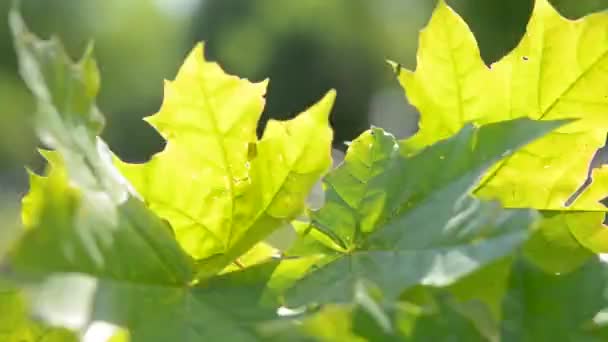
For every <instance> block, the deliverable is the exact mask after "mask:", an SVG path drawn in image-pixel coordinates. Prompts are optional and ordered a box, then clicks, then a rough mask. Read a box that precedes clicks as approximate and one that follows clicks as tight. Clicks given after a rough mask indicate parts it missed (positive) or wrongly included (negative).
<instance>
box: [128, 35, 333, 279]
mask: <svg viewBox="0 0 608 342" xmlns="http://www.w3.org/2000/svg"><path fill="white" fill-rule="evenodd" d="M203 50H204V49H203V46H202V45H199V46H197V47H196V48H195V49H194V50H193V51H192V53H191V54H190V55H189V56H188V58H187V59H186V61H185V62H184V65H183V66H182V67H181V69H180V70H179V73H178V75H177V77H176V79H175V81H171V82H167V83H166V85H165V99H164V102H163V105H162V107H161V109H160V111H159V113H157V114H156V115H154V116H152V117H150V118H148V121H149V122H150V123H151V124H152V125H153V126H154V127H155V128H156V129H157V130H158V131H159V132H160V133H161V134H162V136H163V137H164V138H165V139H167V147H166V148H165V150H164V151H162V152H160V153H159V154H157V155H155V156H154V157H153V158H152V159H151V160H150V161H149V162H147V163H145V164H126V163H121V162H119V163H118V166H119V168H120V169H121V171H122V172H123V173H124V174H125V175H126V177H127V178H128V179H129V180H130V181H131V182H132V183H133V185H134V186H135V188H136V190H137V191H138V193H139V194H140V195H141V196H142V197H143V199H144V201H145V202H146V203H147V204H148V206H149V207H150V208H151V209H152V210H154V211H155V212H156V213H157V214H158V215H159V216H161V217H162V218H164V219H166V220H168V221H169V223H170V224H171V226H172V228H173V230H174V231H175V234H176V237H177V239H178V241H179V242H180V244H181V245H182V246H183V247H184V249H185V250H186V251H187V252H188V253H189V254H190V255H192V256H193V257H194V258H195V259H198V260H203V259H208V260H206V261H205V262H203V265H204V267H206V268H207V270H205V271H204V272H205V273H213V271H217V270H218V269H221V268H222V267H225V266H226V265H228V264H229V263H231V262H232V261H234V259H236V258H237V257H239V256H240V255H241V254H243V253H244V252H245V251H247V249H249V248H250V247H252V246H253V245H254V244H255V243H257V242H258V241H260V240H261V239H263V238H264V237H266V235H268V234H269V233H271V232H272V231H273V230H275V229H276V228H278V227H279V226H280V225H281V224H283V223H285V222H287V221H289V220H291V219H293V218H295V217H296V216H297V215H298V214H299V213H300V212H301V211H302V210H303V209H304V201H305V199H306V197H307V195H308V193H309V191H310V189H311V188H312V186H313V185H314V183H315V182H316V181H317V180H318V178H319V177H320V176H321V175H322V173H324V172H325V171H326V169H327V168H329V166H330V165H331V157H330V152H331V139H332V131H331V129H330V127H329V125H328V115H329V112H330V110H331V107H332V104H333V101H334V98H335V92H333V91H331V92H330V93H328V94H327V95H326V96H325V97H324V98H323V99H322V100H321V101H320V102H318V103H317V104H315V105H314V106H312V107H311V108H310V109H308V110H306V111H305V112H303V113H302V114H300V115H298V116H297V117H296V118H295V119H293V120H290V121H285V122H280V121H274V120H271V121H270V122H269V123H268V124H267V127H266V129H265V131H264V134H263V136H262V138H261V139H260V140H258V138H257V137H256V127H257V123H258V120H259V117H260V115H261V113H262V110H263V105H264V93H265V91H266V84H267V82H266V81H264V82H261V83H251V82H249V81H247V80H244V79H240V78H238V77H235V76H232V75H227V74H226V73H224V71H223V70H222V69H221V68H220V66H219V65H218V64H216V63H212V62H208V61H206V60H205V59H204V51H203ZM313 137H314V138H313Z"/></svg>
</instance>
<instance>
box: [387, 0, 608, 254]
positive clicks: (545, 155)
mask: <svg viewBox="0 0 608 342" xmlns="http://www.w3.org/2000/svg"><path fill="white" fill-rule="evenodd" d="M607 68H608V13H596V14H592V15H589V16H587V17H585V18H582V19H580V20H576V21H572V20H568V19H566V18H564V17H562V16H561V15H560V14H559V13H558V12H557V11H556V10H555V9H554V8H553V7H552V6H551V5H550V4H549V3H548V1H546V0H537V1H536V2H535V6H534V9H533V12H532V16H531V18H530V22H529V24H528V27H527V31H526V34H525V35H524V36H523V38H522V40H521V42H520V43H519V45H518V46H517V47H516V48H515V49H514V50H513V51H511V52H510V53H509V54H508V55H506V56H505V57H503V58H502V59H501V60H499V61H498V62H496V63H494V64H492V65H491V66H489V67H488V66H486V65H485V64H484V63H483V61H482V59H481V57H480V55H479V49H478V47H477V43H476V41H475V38H474V36H473V34H472V33H471V31H470V30H469V28H468V26H467V25H466V23H465V22H464V21H463V20H462V19H461V18H460V17H459V16H458V15H457V14H456V13H455V12H454V11H452V9H450V8H449V7H448V6H447V5H446V4H445V2H444V1H440V2H439V4H438V6H437V9H436V10H435V12H434V14H433V17H432V19H431V21H430V23H429V25H428V26H427V27H426V28H425V29H424V30H423V31H422V33H421V36H420V45H419V51H418V65H417V67H416V71H414V72H412V71H408V70H405V69H400V71H399V76H398V77H399V81H400V82H401V84H402V86H403V88H404V89H405V91H406V93H407V97H408V99H409V101H411V103H412V104H414V105H415V106H416V107H417V108H418V110H419V111H420V114H421V118H420V129H419V131H418V132H417V133H416V134H415V135H414V136H413V137H412V138H410V139H409V140H408V141H407V142H406V145H407V146H408V149H410V150H417V149H420V148H421V147H423V146H426V145H428V144H431V143H433V142H435V141H438V140H440V139H443V138H445V137H448V136H451V135H452V134H454V133H455V132H456V131H457V130H458V129H459V128H460V127H462V126H464V125H465V124H466V123H468V122H475V123H476V124H485V123H489V122H500V121H504V120H509V119H513V118H517V117H529V118H532V119H535V120H555V119H564V118H573V119H576V120H575V121H573V122H572V123H570V124H568V125H565V126H563V127H560V128H559V129H557V130H555V131H554V132H551V133H549V134H548V135H547V136H545V137H543V138H542V139H540V140H538V141H535V142H534V143H532V144H530V145H528V146H526V147H524V148H523V149H521V150H520V151H518V152H517V153H515V154H513V155H511V156H510V157H509V158H505V159H504V160H503V161H502V162H501V163H500V164H499V165H497V166H496V167H495V168H493V169H492V170H490V171H489V172H488V173H487V174H486V176H485V178H484V180H483V181H482V182H481V184H480V186H479V187H478V189H477V190H476V194H477V195H478V196H479V197H481V198H497V199H499V200H500V201H501V203H503V205H504V206H505V207H510V208H535V209H538V210H557V211H566V210H568V211H586V212H587V216H588V217H589V218H588V219H586V220H585V221H586V222H589V221H590V220H595V223H594V224H593V225H592V226H588V225H584V224H582V221H581V224H578V225H577V224H575V225H571V226H572V229H571V231H572V233H573V234H575V235H576V236H577V238H578V239H579V241H581V242H582V243H583V244H584V245H585V246H587V247H589V248H591V249H593V250H596V251H602V250H607V249H608V243H607V242H608V237H606V236H605V235H606V233H605V232H604V231H605V229H603V227H602V225H601V222H602V220H603V216H604V213H603V212H604V211H606V207H605V206H604V205H602V204H601V203H600V201H601V200H602V199H603V198H604V197H605V196H606V195H608V183H607V182H608V178H606V172H607V171H606V170H608V169H607V168H602V169H600V170H595V171H594V172H591V171H590V170H589V163H590V161H591V159H592V158H593V156H594V153H595V152H596V150H597V149H598V148H600V147H602V146H603V145H604V143H605V141H606V131H607V129H606V127H608V116H606V112H608V96H606V94H608V88H606V82H605V81H604V79H605V77H606V70H608V69H607ZM591 178H593V180H594V181H593V182H592V184H591V186H590V187H589V188H588V189H586V190H585V191H581V190H583V188H582V187H581V186H582V185H584V184H587V183H589V182H590V181H591ZM577 192H579V193H580V192H582V194H581V195H580V197H578V198H576V197H577V195H578V194H577ZM562 214H563V215H571V214H569V213H566V212H563V213H562ZM548 215H553V214H548ZM572 215H576V214H572ZM578 217H580V216H578ZM563 219H564V220H568V221H569V222H570V223H572V221H573V220H572V218H566V217H565V216H564V217H563Z"/></svg>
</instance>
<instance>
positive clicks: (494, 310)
mask: <svg viewBox="0 0 608 342" xmlns="http://www.w3.org/2000/svg"><path fill="white" fill-rule="evenodd" d="M11 28H12V30H13V34H14V37H15V46H16V49H17V54H18V57H19V61H20V71H21V74H22V77H23V79H24V80H25V83H26V84H27V86H28V87H29V89H30V91H31V92H32V93H33V94H34V96H35V98H36V100H37V104H38V109H37V112H36V114H35V120H34V121H35V124H36V127H37V132H38V136H39V138H40V140H41V142H42V143H43V144H44V145H45V146H46V148H48V149H50V150H41V154H42V155H43V156H44V157H45V158H46V160H47V161H48V167H47V171H46V172H45V174H44V175H43V176H41V175H37V174H35V173H33V172H30V185H31V186H30V192H29V193H28V194H27V195H26V196H25V197H24V200H23V208H22V219H23V225H24V231H23V232H22V235H21V236H20V237H19V238H18V239H17V241H16V242H15V243H14V244H13V245H12V246H11V247H10V249H9V251H8V252H7V253H6V256H5V258H4V259H3V263H2V275H3V276H4V278H5V281H6V282H7V285H6V286H4V285H3V287H2V288H6V289H7V290H6V291H4V292H0V306H1V307H6V310H2V312H3V318H5V317H7V318H8V319H9V320H7V322H8V321H10V322H14V324H11V325H10V326H9V325H2V324H0V334H4V336H10V337H9V339H11V338H13V336H15V337H14V338H13V339H17V340H26V341H34V340H40V339H43V340H44V339H47V340H48V341H69V340H72V339H75V337H74V336H73V335H72V334H71V333H70V332H69V331H68V330H65V329H66V328H67V329H70V330H72V331H74V333H75V334H76V335H79V336H80V337H82V336H88V335H89V334H90V333H91V331H92V328H93V327H94V326H96V325H97V326H98V325H99V324H102V323H103V324H111V325H113V326H116V327H120V328H121V329H118V330H117V334H116V335H114V336H113V337H112V339H111V340H112V341H125V340H131V341H167V340H178V341H200V340H216V339H224V340H227V341H271V340H277V341H282V340H294V341H300V340H302V341H308V340H322V341H384V340H386V341H395V340H404V341H407V340H416V341H426V340H433V341H434V340H447V339H456V340H466V341H471V340H472V341H476V340H488V341H502V340H518V341H538V340H557V341H560V340H564V341H570V340H583V339H584V340H589V341H595V340H597V341H601V340H603V339H604V338H605V337H606V334H607V332H606V328H605V326H606V322H605V315H606V313H605V311H606V307H608V298H606V297H605V293H606V290H607V286H608V268H607V266H606V264H605V263H604V262H602V261H600V260H599V259H598V258H597V256H596V253H598V252H605V251H606V250H607V249H608V245H607V244H606V243H607V242H606V239H607V237H606V232H605V230H604V227H603V224H602V221H603V218H604V216H605V211H606V210H605V207H604V206H603V205H602V204H601V203H600V201H601V200H602V197H603V196H604V195H605V194H606V193H607V192H608V189H607V188H606V182H607V179H608V178H607V177H608V176H607V173H606V168H599V169H598V170H594V169H593V168H592V167H589V168H588V167H587V166H586V162H589V161H590V160H591V158H594V155H596V156H599V155H600V154H594V153H595V152H596V151H597V149H598V148H600V147H601V146H602V145H603V144H604V139H605V134H606V128H605V127H606V122H605V120H606V119H605V118H604V116H605V109H607V107H608V96H606V95H605V90H606V88H605V85H604V83H605V81H606V77H605V73H606V70H608V69H606V67H607V64H608V57H607V56H608V14H606V13H599V14H594V15H591V16H589V17H587V18H584V19H583V20H579V21H569V20H566V19H564V18H563V17H561V16H560V15H559V14H558V13H557V12H556V11H555V10H554V9H553V8H552V7H551V6H550V5H549V4H548V2H546V0H537V2H536V5H535V8H534V12H533V15H532V18H531V20H530V23H529V25H528V29H527V33H526V35H525V37H524V38H523V40H522V41H521V42H520V44H519V46H518V47H517V48H516V49H515V50H513V51H512V52H511V53H510V54H509V55H507V56H505V57H504V58H503V59H501V60H500V61H499V62H497V63H495V64H493V65H492V66H491V67H487V66H486V65H485V64H484V63H483V61H482V60H481V58H480V56H479V50H478V48H477V44H476V42H475V40H474V38H473V36H472V34H471V33H470V31H469V29H468V27H467V26H466V24H465V23H464V21H462V20H461V19H460V17H459V16H458V15H457V14H456V13H455V12H453V11H452V10H451V9H450V8H449V7H448V6H447V5H446V4H445V3H444V2H443V1H440V2H439V4H438V6H437V8H436V10H435V12H434V15H433V17H432V19H431V22H430V23H429V25H428V26H427V28H426V29H425V30H424V31H423V32H422V34H421V39H420V49H419V56H418V57H419V59H418V66H417V69H416V71H414V72H412V71H408V70H405V69H403V68H401V67H400V66H399V65H398V64H394V63H393V66H394V67H395V71H396V73H397V75H398V77H399V80H400V82H401V83H402V85H403V87H404V89H405V91H406V93H407V96H408V99H409V100H410V102H412V103H413V104H414V105H416V106H417V108H418V109H419V110H420V112H421V122H420V130H419V132H418V133H417V134H416V135H414V136H413V137H412V138H409V139H406V140H398V139H396V138H395V137H394V136H392V135H391V134H390V133H387V132H386V131H384V130H383V129H381V128H376V127H373V128H371V129H370V130H368V131H366V132H364V133H363V134H361V135H360V136H359V137H358V138H357V139H356V140H354V141H352V142H351V144H350V146H349V149H348V151H347V154H346V157H345V160H344V161H343V162H342V163H341V164H340V165H339V166H337V167H336V168H334V169H333V170H330V171H329V172H328V173H327V174H325V173H326V172H327V171H328V169H329V168H330V165H331V140H332V130H331V129H330V127H329V120H328V119H329V114H330V111H331V107H332V104H333V102H334V98H335V93H334V92H333V91H330V92H329V93H328V94H327V95H326V96H325V97H323V98H322V99H321V100H320V101H319V102H318V103H316V104H314V105H312V106H311V107H310V108H309V109H307V110H305V111H304V112H302V113H301V114H299V115H298V116H296V117H295V118H293V119H291V120H288V121H270V122H269V123H268V124H267V125H266V128H265V130H264V133H263V135H262V136H261V137H260V138H258V137H257V135H256V128H257V124H258V120H259V118H260V115H261V112H262V110H263V106H264V94H265V91H266V84H267V82H266V81H264V82H261V83H252V82H249V81H247V80H245V79H240V78H238V77H235V76H231V75H228V74H226V73H225V72H224V71H223V70H222V69H221V68H220V67H219V65H218V64H216V63H212V62H208V61H206V60H205V57H204V45H203V44H200V45H197V46H196V47H195V48H194V50H193V51H192V53H191V54H190V55H189V56H188V57H187V59H186V61H185V62H184V64H183V66H182V67H181V68H180V70H179V72H178V75H177V77H176V79H175V80H174V81H169V82H167V83H166V84H165V99H164V102H163V104H162V106H161V109H160V111H159V112H158V113H157V114H156V115H154V116H152V117H150V118H148V122H150V124H151V125H152V126H153V127H154V128H155V129H157V130H158V131H159V132H160V133H161V135H162V136H163V137H164V138H165V139H166V141H167V144H166V147H165V149H164V150H163V151H162V152H160V153H158V154H157V155H155V156H154V157H152V159H151V160H150V161H148V162H146V163H142V164H129V163H125V162H122V161H121V160H120V159H119V158H117V157H116V156H114V155H113V154H112V152H111V151H110V150H109V148H108V147H107V145H106V144H105V143H104V142H103V140H102V139H101V138H100V137H99V134H100V132H101V129H102V127H103V124H104V119H103V115H102V114H101V112H100V111H99V109H98V108H97V106H96V104H95V98H96V95H97V92H98V90H99V84H100V80H99V74H98V69H97V65H96V62H95V60H94V59H93V57H92V49H91V48H89V49H87V50H86V52H85V54H84V56H83V57H82V58H81V59H80V60H79V61H78V62H76V63H73V62H72V61H71V60H70V59H69V57H68V56H67V54H66V53H65V52H64V50H63V48H62V46H61V44H60V42H59V41H58V40H57V39H51V40H48V41H43V40H40V39H38V38H37V37H35V36H34V35H33V34H31V33H30V32H29V31H28V30H27V28H26V27H25V25H24V23H23V21H22V20H21V18H20V16H19V14H18V13H17V12H12V13H11ZM594 166H596V164H594ZM321 177H323V188H324V190H325V203H324V205H323V206H321V207H320V208H318V209H311V208H308V207H307V205H306V198H307V196H308V193H309V192H310V191H311V189H312V188H313V186H314V184H315V183H316V182H317V181H318V180H319V179H320V178H321ZM581 184H582V185H583V186H581ZM302 214H305V215H302ZM290 222H292V223H293V225H294V227H295V228H296V230H297V232H298V238H297V239H296V241H295V242H294V243H293V245H292V246H290V247H288V248H286V249H285V250H275V249H274V248H272V247H270V246H269V245H268V244H267V243H266V242H265V239H266V238H267V237H268V236H269V235H270V234H271V233H272V232H274V231H275V230H277V229H279V228H280V227H283V226H284V225H285V224H287V223H290ZM4 294H6V295H4ZM25 298H30V299H31V300H29V301H26V300H25ZM5 312H6V314H5ZM28 312H30V313H31V314H32V315H28ZM30 317H31V318H30ZM32 318H37V319H32ZM111 335H112V334H110V335H109V336H111Z"/></svg>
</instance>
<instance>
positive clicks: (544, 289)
mask: <svg viewBox="0 0 608 342" xmlns="http://www.w3.org/2000/svg"><path fill="white" fill-rule="evenodd" d="M607 271H608V268H607V267H606V264H604V263H602V262H600V261H599V260H598V259H597V258H595V259H593V260H591V261H589V262H588V263H586V264H585V265H584V266H583V267H580V268H579V269H577V270H576V271H573V272H570V273H568V274H565V275H554V274H547V273H544V272H543V271H541V270H540V269H539V268H537V267H534V266H533V265H530V264H529V263H526V262H519V263H518V264H516V265H515V267H514V270H513V271H512V272H511V279H510V282H509V290H508V293H507V296H506V297H505V301H504V303H503V313H502V315H503V322H502V327H501V328H502V329H501V331H502V336H501V340H503V341H522V342H526V341H602V340H603V339H601V338H594V336H593V335H594V332H593V329H592V326H593V319H594V317H595V316H596V315H597V313H598V312H599V311H600V310H601V309H603V308H604V307H606V300H607V298H606V296H605V291H606V288H607V287H606V286H607V285H608V284H607V280H608V278H607V276H608V273H607Z"/></svg>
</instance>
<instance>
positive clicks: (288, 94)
mask: <svg viewBox="0 0 608 342" xmlns="http://www.w3.org/2000/svg"><path fill="white" fill-rule="evenodd" d="M447 2H448V3H449V4H450V5H451V6H453V8H455V9H456V11H458V12H459V13H460V14H461V15H462V16H463V17H464V18H465V20H466V21H467V22H468V23H469V25H470V26H471V28H472V30H473V32H474V33H475V35H476V37H477V39H478V41H479V44H480V47H481V54H482V57H483V58H484V60H485V61H486V62H487V63H491V62H493V61H495V60H496V59H498V58H499V57H500V56H502V55H504V54H505V53H507V52H508V51H509V50H510V49H512V48H513V47H514V46H515V45H516V44H517V42H518V41H519V39H520V38H521V35H522V34H523V32H524V30H525V24H526V22H527V20H528V17H529V15H530V11H531V9H532V0H510V1H497V0H493V1H490V0H447ZM552 2H553V4H554V5H555V6H556V7H557V8H558V9H559V10H560V11H561V12H562V14H563V15H565V16H567V17H569V18H577V17H580V16H582V15H585V14H588V13H590V12H593V11H598V10H603V9H606V8H608V0H561V1H559V0H554V1H552ZM10 4H11V1H9V0H0V110H1V112H0V203H1V202H2V200H1V198H2V197H5V198H9V199H10V201H11V202H12V203H15V202H16V196H18V195H19V194H22V193H23V192H24V191H25V189H26V188H27V184H26V183H27V179H26V178H27V177H26V173H25V172H24V168H23V166H24V165H28V166H30V167H32V168H34V169H36V168H39V167H40V163H41V162H40V160H39V158H38V156H37V153H36V152H35V146H36V144H37V142H36V139H35V137H34V134H33V131H32V127H31V125H30V122H29V120H30V116H31V113H32V111H33V104H32V100H31V98H30V96H29V94H28V93H27V91H26V89H25V87H24V86H23V84H22V82H21V81H20V79H19V76H18V74H17V68H16V60H15V54H14V52H13V47H12V41H11V37H10V34H9V30H8V24H7V13H8V9H9V7H10ZM435 4H436V1H435V0H22V1H21V9H22V11H23V15H24V17H25V18H26V20H27V22H28V23H29V25H30V26H31V28H32V29H33V30H34V32H36V33H38V34H40V35H42V36H44V37H48V36H49V35H50V34H53V33H55V34H57V35H59V36H60V37H61V39H62V40H63V41H64V42H65V44H66V46H67V48H68V51H69V52H70V53H71V55H72V56H73V57H77V56H78V55H79V53H80V52H81V51H82V50H83V48H84V46H85V45H86V43H87V42H88V40H89V39H93V40H94V41H95V46H96V56H97V58H98V62H99V65H100V69H101V74H102V91H101V94H100V97H99V105H100V108H101V109H102V110H103V111H104V113H105V114H106V116H107V118H108V120H107V122H108V124H107V127H106V130H105V131H104V133H103V135H104V138H105V139H106V141H107V142H108V143H109V144H110V146H111V148H112V149H113V150H114V151H115V152H116V153H117V154H118V155H120V156H121V157H123V158H124V159H127V160H129V161H143V160H146V159H147V158H149V156H150V155H151V154H152V153H154V152H157V151H159V150H161V149H162V148H163V143H162V140H161V139H160V137H159V136H158V135H157V134H156V132H155V131H154V130H153V129H152V128H151V127H149V126H148V125H147V124H146V123H145V122H143V121H142V120H141V118H142V117H144V116H148V115H151V114H153V113H154V112H155V111H156V110H157V109H158V107H159V105H160V101H161V98H162V85H163V82H162V80H163V79H172V78H173V77H174V75H175V73H176V71H177V68H178V67H179V65H180V64H181V62H182V61H183V59H184V57H185V55H186V54H187V53H188V51H189V50H190V49H191V48H192V46H193V45H194V43H195V42H196V41H200V40H205V41H206V42H207V53H208V55H209V56H208V57H209V58H211V59H214V60H217V61H219V62H220V63H221V64H222V65H223V66H224V68H225V69H226V70H227V71H229V72H230V73H234V74H237V75H239V76H242V77H247V78H249V79H251V80H255V81H259V80H262V79H264V78H266V77H269V78H270V86H269V92H268V96H267V98H268V101H267V106H266V110H265V112H264V119H265V120H266V119H267V118H269V117H274V118H289V117H291V116H293V115H295V114H296V113H297V112H299V111H300V110H303V109H304V108H305V107H307V106H308V105H310V104H312V103H313V102H314V101H315V100H317V99H319V98H320V97H321V95H322V94H323V93H324V92H325V91H327V90H328V89H330V88H335V89H337V90H338V100H337V104H336V107H335V110H334V112H333V115H332V124H333V127H334V129H335V131H336V141H335V147H336V148H339V149H344V147H345V146H344V144H343V142H344V141H348V140H351V139H353V138H354V137H355V136H357V135H358V134H359V133H361V132H362V131H363V130H365V129H366V128H368V127H369V125H370V124H373V125H378V126H382V127H385V128H387V129H388V130H389V131H391V132H393V133H394V134H395V135H397V136H399V137H405V136H407V135H409V134H411V133H412V132H414V131H415V129H416V119H417V114H416V111H415V109H413V108H412V107H410V106H408V105H407V102H406V101H405V98H404V96H403V92H402V91H401V89H400V87H399V86H398V84H397V82H396V80H395V78H394V77H393V74H392V71H391V69H390V68H389V67H388V65H387V64H386V63H385V60H386V59H391V60H394V61H397V62H399V63H401V64H403V65H405V66H407V67H409V68H414V67H415V61H416V57H415V53H416V46H417V39H418V31H419V30H420V29H421V28H422V27H423V26H424V25H425V23H426V22H427V21H428V19H429V17H430V15H431V12H432V10H433V8H434V6H435ZM262 125H263V123H262ZM0 207H2V205H0Z"/></svg>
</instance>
